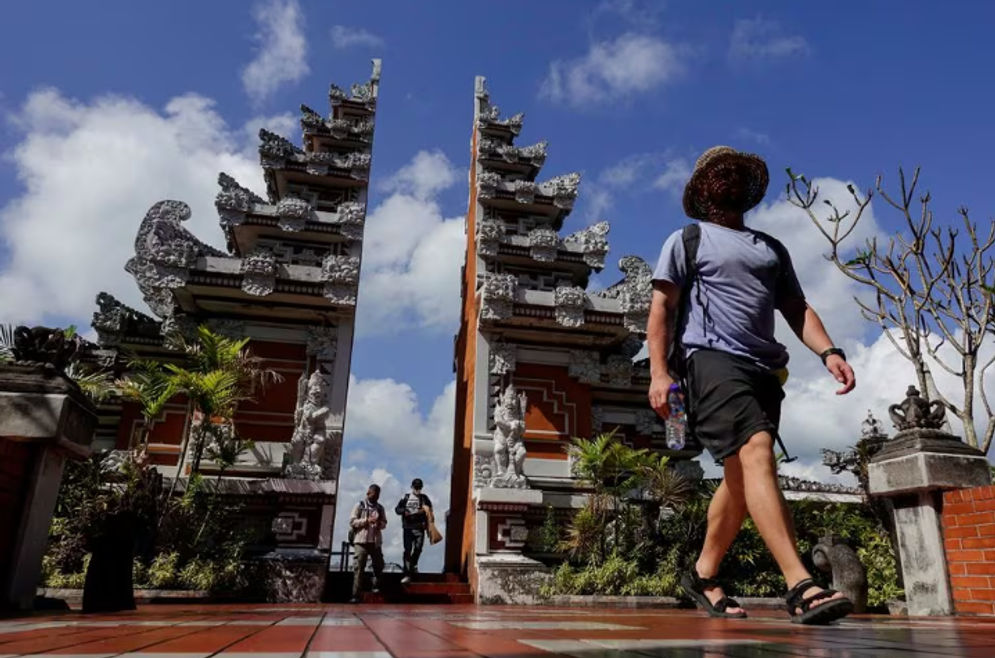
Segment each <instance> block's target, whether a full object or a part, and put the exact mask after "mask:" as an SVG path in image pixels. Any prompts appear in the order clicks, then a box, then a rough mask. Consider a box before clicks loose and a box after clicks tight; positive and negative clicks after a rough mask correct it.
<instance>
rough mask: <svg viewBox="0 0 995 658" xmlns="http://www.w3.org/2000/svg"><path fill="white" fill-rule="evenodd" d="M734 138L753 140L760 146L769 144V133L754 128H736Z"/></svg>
mask: <svg viewBox="0 0 995 658" xmlns="http://www.w3.org/2000/svg"><path fill="white" fill-rule="evenodd" d="M736 139H741V140H743V141H747V142H754V143H756V144H760V145H761V146H767V145H769V144H770V135H768V134H767V133H762V132H758V131H756V130H750V129H749V128H739V129H737V130H736Z"/></svg>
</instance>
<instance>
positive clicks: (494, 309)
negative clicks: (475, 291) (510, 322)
mask: <svg viewBox="0 0 995 658" xmlns="http://www.w3.org/2000/svg"><path fill="white" fill-rule="evenodd" d="M517 289H518V280H517V279H516V278H515V275H514V274H494V273H492V272H484V275H483V285H482V286H481V291H480V317H481V319H484V320H503V319H505V318H510V317H511V316H512V314H513V312H514V308H515V291H516V290H517Z"/></svg>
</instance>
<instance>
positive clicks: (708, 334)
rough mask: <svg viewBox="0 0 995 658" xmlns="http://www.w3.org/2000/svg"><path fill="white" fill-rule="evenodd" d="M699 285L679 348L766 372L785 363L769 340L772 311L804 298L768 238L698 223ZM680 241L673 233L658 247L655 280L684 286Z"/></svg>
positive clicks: (782, 352) (792, 273)
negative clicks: (730, 357) (740, 359)
mask: <svg viewBox="0 0 995 658" xmlns="http://www.w3.org/2000/svg"><path fill="white" fill-rule="evenodd" d="M700 224H701V241H700V242H699V244H698V259H697V267H698V281H697V282H696V283H695V284H694V285H693V286H692V287H691V289H690V297H691V300H690V306H689V308H688V318H687V324H686V325H685V328H684V333H683V339H682V342H683V344H684V346H685V348H686V349H687V351H688V354H689V355H690V354H691V353H693V352H694V351H696V350H698V349H712V350H720V351H724V352H729V353H731V354H737V355H739V356H744V357H747V358H749V359H751V360H753V361H754V362H755V363H757V364H758V365H760V366H763V367H765V368H769V369H771V370H774V369H777V368H783V367H784V366H785V365H786V364H787V363H788V351H787V349H786V348H785V347H784V345H782V344H781V343H779V342H777V341H776V340H775V339H774V311H775V309H777V308H780V307H781V304H782V302H784V301H785V300H788V299H793V298H803V299H804V293H803V292H802V289H801V285H800V284H799V283H798V277H797V276H796V275H795V270H794V267H792V265H791V259H790V258H787V252H785V257H784V260H785V261H787V262H783V263H778V254H777V252H776V251H775V250H774V248H773V247H772V246H771V245H770V244H769V241H770V240H773V238H771V237H769V236H765V235H764V234H762V233H759V232H758V231H753V230H752V229H749V228H747V229H744V230H742V231H739V230H735V229H730V228H726V227H724V226H719V225H718V224H712V223H709V222H700ZM684 277H685V263H684V241H683V239H682V238H681V231H676V232H674V233H673V234H671V235H670V237H668V238H667V240H666V242H664V243H663V249H662V250H661V252H660V260H659V261H658V262H657V265H656V270H655V271H654V272H653V279H654V280H664V281H670V282H671V283H673V284H674V285H676V286H678V287H681V286H683V285H684Z"/></svg>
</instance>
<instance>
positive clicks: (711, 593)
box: [695, 457, 746, 614]
mask: <svg viewBox="0 0 995 658" xmlns="http://www.w3.org/2000/svg"><path fill="white" fill-rule="evenodd" d="M724 468H725V477H724V478H723V479H722V483H721V484H719V488H718V489H716V490H715V495H713V496H712V501H711V502H710V503H709V504H708V530H707V532H706V533H705V544H704V546H703V547H702V549H701V555H700V556H699V557H698V562H697V563H696V564H695V569H697V571H698V575H699V576H700V577H702V578H714V577H715V575H716V574H717V573H718V572H719V564H720V563H721V562H722V558H723V557H725V554H726V551H728V550H729V547H730V546H732V542H733V541H734V540H735V539H736V535H737V534H738V533H739V529H740V528H741V527H742V526H743V520H744V519H746V497H745V495H744V493H743V469H742V467H741V465H740V463H739V459H738V458H736V457H731V458H729V459H726V460H725V462H724ZM705 596H706V597H708V600H709V601H711V602H712V605H715V604H716V603H718V602H719V601H720V600H722V598H723V597H724V596H725V592H723V591H722V588H721V587H710V588H707V589H706V590H705ZM740 610H741V608H728V609H727V610H726V612H730V613H733V614H736V613H738V612H740Z"/></svg>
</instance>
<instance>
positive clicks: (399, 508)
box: [394, 496, 408, 516]
mask: <svg viewBox="0 0 995 658" xmlns="http://www.w3.org/2000/svg"><path fill="white" fill-rule="evenodd" d="M407 502H408V497H407V496H403V497H402V498H401V500H400V501H398V503H397V507H395V508H394V513H395V514H398V515H400V516H404V508H405V506H406V503H407Z"/></svg>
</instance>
